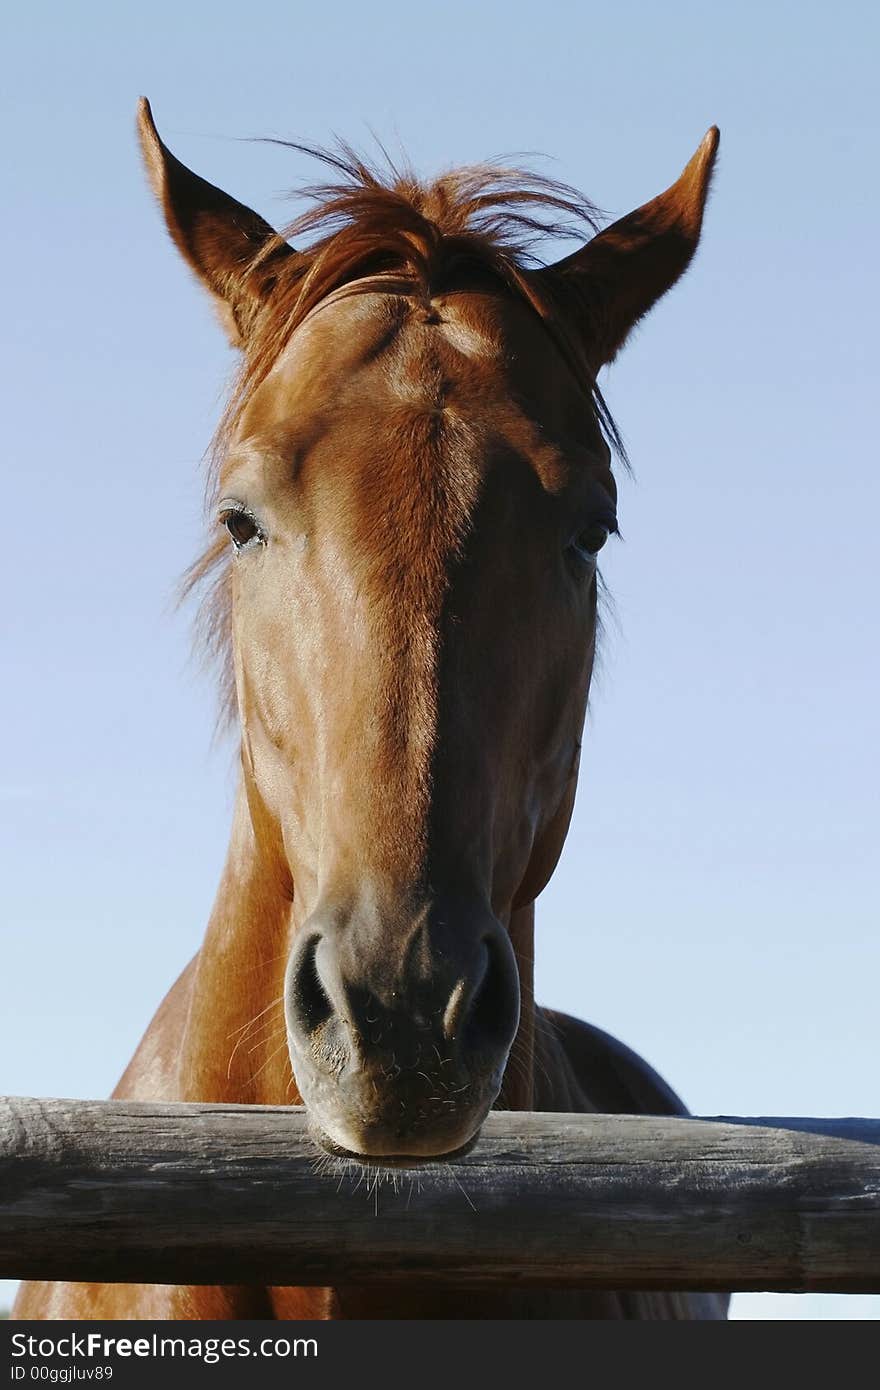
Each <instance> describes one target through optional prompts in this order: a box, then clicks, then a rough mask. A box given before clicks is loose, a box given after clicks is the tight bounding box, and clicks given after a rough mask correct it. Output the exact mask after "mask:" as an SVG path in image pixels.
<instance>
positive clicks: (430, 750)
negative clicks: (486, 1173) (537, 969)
mask: <svg viewBox="0 0 880 1390" xmlns="http://www.w3.org/2000/svg"><path fill="white" fill-rule="evenodd" d="M140 132H141V139H142V143H143V149H144V154H145V157H146V161H147V166H148V169H149V174H150V178H151V181H152V184H153V187H154V189H155V192H156V194H157V196H158V198H159V201H160V203H161V205H162V208H163V210H164V214H165V218H166V221H167V224H168V229H169V231H170V233H171V236H172V237H173V239H174V241H175V242H176V244H177V246H178V248H179V249H180V251H181V252H182V253H183V255H184V257H185V259H186V260H187V262H188V263H189V265H190V267H191V268H192V270H194V271H195V273H196V275H197V276H198V277H199V278H200V280H201V281H202V282H203V283H204V285H205V286H206V287H207V289H208V290H209V291H210V293H211V294H212V295H213V297H214V299H215V301H216V303H217V305H218V307H219V308H220V310H221V313H222V315H223V317H224V319H225V321H226V323H227V325H228V328H229V330H230V332H231V334H232V336H233V339H234V341H235V342H236V344H237V345H238V346H240V348H241V350H242V354H243V357H242V360H243V367H242V371H241V375H240V378H239V380H238V385H237V387H236V389H235V391H234V393H233V398H232V401H231V404H230V407H229V409H228V411H227V414H226V417H225V420H224V423H223V426H222V427H221V431H220V435H219V447H218V450H217V467H216V470H215V477H214V502H215V507H216V517H217V521H218V522H219V526H218V528H217V536H218V538H217V539H215V540H214V541H213V542H212V543H211V545H210V546H209V548H208V550H207V552H206V554H205V556H204V557H203V558H202V560H201V561H200V562H199V563H198V565H197V566H196V567H195V570H194V575H193V578H194V579H201V578H203V577H206V576H209V575H210V576H213V578H214V585H213V590H212V592H213V600H212V604H211V607H210V618H211V623H212V626H213V631H214V635H215V637H216V638H217V639H218V642H219V645H220V647H221V648H222V649H223V650H224V652H225V654H226V657H227V669H228V670H229V672H230V687H231V689H233V690H234V696H235V704H236V707H237V714H238V721H239V727H240V736H241V737H240V745H241V778H240V786H239V792H238V798H237V804H236V810H235V817H234V825H233V830H232V839H231V844H230V848H229V855H228V859H227V862H226V867H225V870H224V873H223V878H222V882H221V884H220V889H219V892H218V895H217V901H216V906H215V908H214V911H213V914H212V917H211V921H210V924H209V926H208V930H207V934H206V937H205V940H204V943H203V945H202V948H201V950H200V951H199V953H198V955H197V957H196V958H195V959H194V960H193V961H192V962H191V963H190V964H189V966H187V968H186V969H185V970H184V972H183V974H182V975H181V977H180V979H179V980H178V981H177V983H176V984H175V985H174V987H173V988H172V989H171V991H170V993H169V994H168V996H167V997H166V999H165V1001H164V1003H163V1004H162V1005H161V1006H160V1008H159V1010H158V1012H157V1014H156V1016H155V1018H154V1019H153V1022H152V1023H151V1024H150V1027H149V1028H148V1030H147V1033H146V1035H145V1037H144V1039H143V1041H142V1043H141V1044H140V1047H139V1048H138V1050H137V1053H136V1054H135V1056H134V1058H133V1060H132V1062H131V1063H130V1065H129V1067H128V1069H127V1071H126V1072H125V1074H124V1076H123V1078H122V1080H121V1082H120V1084H119V1086H118V1088H117V1090H116V1093H115V1094H116V1095H117V1096H119V1097H129V1098H135V1099H168V1100H186V1101H221V1102H222V1101H239V1102H246V1103H268V1104H279V1103H285V1102H292V1103H297V1104H298V1103H302V1104H304V1105H305V1107H306V1110H307V1112H308V1114H309V1117H310V1119H311V1123H312V1127H313V1130H314V1134H315V1137H316V1141H317V1142H318V1143H319V1144H321V1145H322V1146H323V1147H324V1148H325V1149H327V1150H328V1151H330V1152H331V1153H334V1154H345V1155H347V1156H349V1157H350V1158H351V1157H353V1158H354V1159H355V1160H357V1159H363V1160H366V1159H369V1160H372V1161H373V1162H380V1163H381V1162H384V1163H386V1164H387V1163H394V1162H397V1163H400V1162H409V1163H422V1164H425V1165H427V1171H428V1172H429V1171H430V1161H431V1159H432V1158H435V1157H439V1156H440V1155H444V1156H445V1157H446V1158H448V1157H449V1156H450V1155H452V1154H455V1153H456V1152H459V1151H461V1150H463V1149H465V1148H466V1147H468V1146H469V1145H470V1144H471V1143H472V1142H473V1141H474V1139H475V1136H477V1135H478V1133H479V1130H480V1126H481V1125H482V1123H483V1121H484V1119H485V1117H486V1114H487V1112H488V1111H489V1109H490V1108H491V1107H492V1106H493V1105H494V1106H501V1107H504V1108H507V1109H513V1110H557V1111H559V1110H566V1111H596V1110H599V1111H628V1112H644V1113H658V1114H659V1113H684V1112H683V1107H682V1105H681V1102H680V1101H679V1100H678V1099H677V1097H676V1096H675V1095H674V1094H673V1093H672V1092H671V1091H670V1090H669V1088H668V1087H667V1086H666V1085H665V1083H664V1082H663V1081H661V1079H660V1078H659V1077H658V1076H657V1075H656V1074H655V1073H654V1072H653V1071H652V1070H651V1069H650V1068H649V1067H648V1066H647V1064H646V1063H644V1062H643V1061H641V1060H640V1059H639V1058H638V1057H636V1056H635V1055H634V1054H633V1053H632V1052H630V1051H629V1050H628V1049H627V1048H625V1047H624V1046H623V1045H622V1044H620V1043H618V1042H616V1041H615V1040H613V1039H612V1038H610V1037H608V1036H607V1035H606V1034H604V1033H601V1032H599V1031H598V1030H597V1029H595V1028H592V1027H589V1026H588V1025H586V1024H583V1023H580V1022H577V1021H576V1020H574V1019H572V1018H568V1017H566V1016H564V1015H561V1014H556V1013H551V1012H548V1011H547V1010H542V1009H539V1008H537V1006H536V1005H535V1003H534V999H533V993H532V960H533V932H534V914H533V904H534V901H535V898H536V897H537V896H538V894H539V893H540V892H541V890H542V889H543V887H544V886H545V884H546V883H547V881H548V879H549V878H550V875H551V873H552V872H553V869H554V867H555V865H556V862H557V859H558V857H559V854H560V851H561V848H562V844H563V841H564V839H565V835H566V832H567V829H568V823H569V818H570V815H571V810H572V804H573V801H574V794H575V783H576V779H577V772H578V762H579V755H580V738H581V729H582V725H583V721H584V714H585V709H586V703H587V694H588V690H589V686H590V676H591V671H592V666H593V656H594V650H595V640H596V624H597V583H598V580H597V569H596V557H597V554H598V552H599V551H600V550H601V548H602V546H603V545H604V544H605V542H606V540H607V539H608V537H609V536H610V535H611V534H612V533H613V532H614V531H615V530H616V528H617V521H616V493H615V485H614V479H613V477H612V473H611V449H610V447H609V441H610V442H611V443H612V444H613V443H614V442H615V440H616V434H615V431H614V426H613V424H612V422H611V421H610V418H609V416H608V413H607V411H606V410H605V407H604V405H603V402H602V397H601V394H600V392H599V390H598V388H597V385H596V375H597V373H598V371H599V369H600V368H601V367H602V366H603V364H605V363H607V362H608V361H610V360H611V358H613V357H614V355H615V354H616V353H617V351H618V349H619V348H620V347H621V346H622V344H623V342H624V341H625V339H626V337H627V335H628V334H629V332H630V330H631V329H632V327H633V325H634V324H635V323H636V322H637V321H638V320H639V319H640V318H641V317H642V315H643V314H645V313H646V312H647V311H648V310H649V309H650V308H651V306H652V305H653V304H654V303H655V302H656V300H657V299H659V297H660V296H661V295H663V294H664V293H665V292H666V291H667V290H668V289H669V288H670V287H671V286H672V285H673V284H674V283H675V281H676V280H677V279H678V278H679V276H680V275H681V274H682V272H683V271H684V270H685V269H686V267H687V265H688V263H689V261H690V260H691V257H692V256H693V253H694V250H695V248H696V246H697V242H698V239H699V234H700V228H701V223H702V217H703V209H704V205H705V201H706V195H707V191H708V186H709V180H710V176H711V172H712V166H713V163H714V159H715V153H716V149H717V145H718V133H717V131H716V130H714V129H713V130H710V132H709V133H708V134H707V136H706V137H705V139H704V140H703V142H702V144H701V145H700V147H699V149H698V150H697V152H696V154H695V155H694V157H693V158H692V159H691V161H690V163H689V164H688V165H687V167H686V169H685V170H684V172H683V174H682V175H681V177H680V178H679V179H678V181H677V182H676V183H674V184H673V185H672V187H671V188H669V189H668V190H667V191H666V192H665V193H662V194H660V196H659V197H657V198H655V199H654V200H653V201H652V202H649V203H647V204H645V206H644V207H642V208H640V209H638V211H636V212H634V213H631V214H630V215H629V216H628V217H624V218H623V219H622V220H621V221H619V222H616V223H614V224H613V225H612V226H610V227H608V228H606V229H605V230H604V231H602V232H599V233H598V234H595V235H591V236H590V238H589V239H588V240H587V241H586V244H584V246H583V248H582V249H581V250H578V251H576V252H575V253H574V254H573V255H570V256H568V257H567V258H566V259H565V260H562V261H561V262H559V263H558V264H556V265H554V266H549V267H543V266H540V265H539V264H538V263H537V261H535V260H534V258H532V257H530V256H529V254H528V250H527V247H528V238H529V236H530V235H532V234H534V233H535V232H536V231H538V230H540V229H541V228H542V227H543V228H544V229H546V227H547V225H548V224H547V221H546V218H547V217H548V216H549V217H551V218H553V219H555V221H556V224H557V225H559V224H560V219H565V218H569V219H570V217H571V216H572V215H580V216H587V217H589V216H590V214H591V211H592V210H591V208H590V205H589V204H587V203H585V202H584V201H583V200H581V199H578V197H577V196H576V195H575V194H574V193H573V191H572V190H571V189H567V188H565V187H563V186H562V185H559V184H556V183H551V182H550V181H547V180H538V179H535V178H531V177H529V176H528V175H524V174H522V173H513V174H511V173H509V172H507V171H504V170H498V169H494V168H491V167H482V168H479V169H465V170H460V171H458V172H456V173H453V174H450V175H447V176H445V177H443V178H441V179H439V180H438V181H436V182H434V183H431V184H428V185H425V184H420V183H419V182H418V181H417V180H416V179H415V178H414V177H413V176H412V175H411V174H410V173H409V172H406V171H405V172H403V173H398V172H396V171H394V170H391V172H390V174H389V175H388V176H387V177H380V176H379V175H378V174H377V173H376V172H375V171H374V170H371V169H369V168H367V167H366V166H365V165H363V164H362V163H361V162H360V161H358V160H357V159H356V158H355V157H354V156H353V155H352V154H351V152H350V151H347V150H345V151H343V152H342V153H341V154H338V155H326V154H325V155H324V156H323V157H324V159H325V161H326V162H328V163H329V164H331V165H333V166H334V167H335V177H336V179H337V181H336V182H335V183H333V184H332V185H330V186H328V187H324V188H321V189H318V190H313V194H314V198H315V202H314V205H313V209H312V211H311V212H310V213H308V214H307V215H306V216H305V217H304V218H301V219H300V221H299V223H298V224H295V227H296V231H295V232H294V231H293V230H290V231H289V232H288V233H287V234H286V235H285V237H281V236H279V235H278V234H277V233H276V232H274V231H273V230H272V228H270V227H269V226H268V225H267V224H266V223H265V222H264V221H263V220H262V218H260V217H259V216H258V215H257V214H256V213H254V212H252V211H250V210H249V209H248V208H245V207H243V206H242V205H241V204H239V203H237V202H235V201H234V200H233V199H232V198H230V197H229V196H227V194H225V193H223V192H221V191H220V190H219V189H217V188H214V187H213V186H212V185H211V184H209V183H206V182H205V181H204V180H203V179H201V178H199V177H197V176H196V175H195V174H193V173H191V172H190V171H189V170H188V169H187V168H185V167H184V165H182V164H181V163H179V161H178V160H177V159H175V158H174V156H173V155H172V154H171V153H170V152H169V151H168V150H167V149H166V147H165V146H164V144H163V143H162V141H161V140H160V138H159V136H158V134H157V132H156V129H155V126H154V124H153V121H152V116H151V113H150V110H149V107H148V105H147V103H146V102H144V103H143V104H142V107H141V112H140ZM548 210H549V212H548ZM542 219H543V220H542ZM308 230H311V231H312V232H316V233H318V235H317V237H315V238H313V239H312V242H311V244H310V246H309V248H308V249H305V250H295V249H293V247H292V246H291V244H290V242H289V240H288V237H293V236H303V235H304V234H305V233H306V232H307V231H308ZM595 230H596V229H595V223H592V222H591V233H594V232H595ZM426 1176H427V1174H426ZM724 1311H725V1300H724V1299H722V1298H718V1297H714V1296H704V1295H699V1294H693V1295H681V1294H631V1295H623V1294H615V1293H613V1292H610V1293H608V1294H598V1295H597V1294H589V1295H587V1294H579V1293H570V1292H563V1291H560V1292H556V1293H554V1292H550V1293H538V1294H530V1293H523V1292H516V1291H513V1290H511V1291H510V1292H509V1293H501V1294H482V1293H481V1294H475V1293H473V1292H471V1291H467V1292H462V1291H457V1290H455V1289H449V1290H447V1291H443V1292H439V1293H438V1292H437V1291H435V1290H427V1289H426V1290H424V1291H421V1290H418V1289H415V1290H413V1292H412V1294H411V1295H404V1294H401V1293H398V1292H394V1293H388V1292H383V1291H376V1290H371V1289H355V1288H337V1289H315V1288H253V1287H241V1288H239V1287H234V1288H231V1287H213V1288H205V1287H190V1286H179V1285H170V1286H151V1287H140V1286H131V1285H113V1284H100V1285H94V1284H54V1285H53V1284H31V1285H28V1286H25V1288H24V1290H23V1291H22V1293H21V1296H20V1298H19V1301H18V1304H17V1309H16V1314H17V1316H18V1317H30V1318H98V1317H105V1318H106V1317H109V1318H134V1317H154V1318H218V1317H219V1318H241V1317H269V1316H274V1317H279V1318H304V1317H320V1318H342V1317H485V1316H492V1317H511V1316H513V1317H560V1316H563V1317H571V1316H575V1317H588V1318H597V1317H612V1318H656V1317H660V1318H705V1317H723V1316H724Z"/></svg>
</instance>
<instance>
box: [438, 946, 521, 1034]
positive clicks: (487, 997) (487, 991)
mask: <svg viewBox="0 0 880 1390" xmlns="http://www.w3.org/2000/svg"><path fill="white" fill-rule="evenodd" d="M482 946H483V952H482V956H481V961H480V964H481V967H482V969H481V970H480V971H479V972H478V973H476V974H475V975H473V976H472V977H471V979H470V981H468V980H467V979H462V980H459V982H458V984H457V985H456V986H455V989H454V990H453V991H452V996H451V998H450V1000H449V1003H448V1004H447V1006H446V1011H445V1014H444V1017H443V1032H444V1034H445V1035H446V1037H447V1039H449V1041H450V1042H451V1041H452V1040H453V1039H454V1038H458V1040H459V1042H460V1043H463V1044H464V1048H465V1050H466V1051H477V1052H479V1051H483V1050H485V1049H486V1048H492V1049H496V1048H506V1047H509V1046H510V1043H511V1042H512V1040H513V1036H514V1034H515V1032H516V1029H517V1024H518V1023H519V978H518V974H517V969H516V962H515V961H514V958H513V950H512V947H511V945H510V941H509V939H508V937H507V935H506V933H503V932H500V931H499V933H497V934H492V935H490V936H486V937H484V938H483V941H482Z"/></svg>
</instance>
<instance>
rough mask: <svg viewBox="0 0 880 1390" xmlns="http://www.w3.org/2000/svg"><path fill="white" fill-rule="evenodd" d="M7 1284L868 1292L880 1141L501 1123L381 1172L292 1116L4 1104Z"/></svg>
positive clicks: (653, 1120) (876, 1249)
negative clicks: (328, 1146)
mask: <svg viewBox="0 0 880 1390" xmlns="http://www.w3.org/2000/svg"><path fill="white" fill-rule="evenodd" d="M0 1277H4V1278H31V1279H43V1278H49V1279H69V1280H93V1279H94V1280H102V1281H109V1282H137V1283H142V1282H143V1283H187V1284H198V1283H209V1284H222V1283H246V1282H251V1281H253V1282H256V1283H259V1284H261V1285H266V1284H273V1285H285V1284H297V1285H301V1284H321V1285H323V1284H347V1285H349V1284H376V1283H383V1284H395V1283H410V1282H411V1281H413V1280H419V1281H425V1282H427V1283H435V1284H447V1283H454V1284H456V1285H458V1286H462V1285H465V1286H474V1287H486V1286H488V1285H493V1284H494V1285H506V1286H508V1287H509V1286H515V1285H519V1286H539V1285H543V1286H552V1287H558V1288H561V1287H580V1288H604V1289H681V1290H687V1289H691V1290H711V1289H718V1290H724V1289H730V1290H742V1289H788V1290H795V1291H805V1290H813V1291H817V1290H818V1291H836V1292H846V1291H850V1292H855V1291H860V1292H880V1121H877V1120H860V1119H843V1120H809V1119H764V1118H762V1119H752V1120H744V1119H732V1118H720V1119H681V1118H667V1117H652V1116H626V1115H557V1114H521V1113H520V1114H516V1113H510V1112H502V1111H498V1112H495V1113H493V1114H492V1115H491V1116H490V1117H489V1120H488V1121H487V1123H486V1125H485V1127H484V1130H483V1133H482V1136H481V1138H480V1141H479V1143H478V1145H477V1147H476V1148H475V1149H474V1150H473V1151H472V1152H471V1153H470V1154H469V1155H467V1156H466V1157H464V1158H460V1159H457V1160H456V1161H454V1162H451V1163H443V1162H441V1163H436V1164H431V1165H426V1166H422V1167H412V1168H401V1169H396V1170H391V1169H384V1170H382V1171H377V1170H375V1169H369V1168H367V1167H365V1166H362V1165H360V1164H356V1163H351V1162H347V1161H344V1160H336V1159H331V1158H328V1157H327V1156H326V1155H321V1154H320V1153H319V1151H318V1150H317V1149H316V1147H315V1145H314V1143H313V1141H312V1139H311V1138H310V1136H309V1134H308V1131H307V1127H306V1119H305V1114H304V1112H303V1111H302V1110H301V1109H298V1108H294V1107H268V1106H266V1107H263V1106H236V1105H184V1104H158V1103H157V1104H153V1103H147V1102H131V1101H75V1100H33V1099H3V1100H0Z"/></svg>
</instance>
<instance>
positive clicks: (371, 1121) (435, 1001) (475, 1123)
mask: <svg viewBox="0 0 880 1390" xmlns="http://www.w3.org/2000/svg"><path fill="white" fill-rule="evenodd" d="M435 917H438V918H439V915H438V914H435ZM379 927H380V924H379V923H377V920H376V918H375V914H364V915H363V916H362V917H360V918H358V917H357V916H355V915H352V914H348V915H347V916H340V915H339V914H334V913H331V912H323V913H322V912H318V913H316V914H314V915H313V917H312V918H311V919H310V921H309V922H307V923H305V924H304V926H303V929H302V931H301V933H300V934H299V940H298V941H297V942H296V944H295V946H294V949H293V951H292V953H291V957H290V961H289V964H288V971H287V982H286V989H285V1012H286V1016H287V1029H288V1038H289V1043H290V1054H291V1062H292V1064H293V1069H294V1074H295V1077H296V1081H297V1085H298V1087H299V1090H300V1094H301V1095H302V1098H303V1101H304V1103H305V1105H306V1107H307V1109H308V1110H309V1111H310V1113H311V1115H312V1119H313V1121H314V1122H315V1123H316V1127H317V1129H318V1133H319V1137H323V1138H326V1137H329V1139H330V1140H331V1141H332V1142H333V1144H334V1145H335V1146H337V1147H341V1148H343V1149H346V1150H348V1151H353V1152H356V1153H361V1154H374V1153H375V1154H396V1155H404V1154H415V1155H418V1154H422V1155H430V1154H439V1153H444V1152H450V1151H451V1150H454V1149H456V1148H459V1147H461V1145H462V1144H464V1143H465V1142H466V1141H469V1140H470V1139H471V1138H472V1136H473V1134H474V1133H476V1131H477V1130H478V1128H479V1126H480V1125H481V1124H482V1121H483V1119H484V1118H485V1114H486V1112H487V1111H488V1109H489V1108H490V1106H491V1104H492V1102H493V1101H494V1100H495V1098H496V1096H497V1094H498V1091H499V1090H500V1086H501V1080H502V1077H503V1073H504V1067H505V1065H506V1062H507V1057H508V1053H509V1051H510V1047H511V1044H512V1042H513V1038H514V1035H515V1033H516V1029H517V1026H518V1023H519V978H518V972H517V967H516V961H515V959H514V955H513V949H512V947H511V944H510V940H509V938H508V935H507V933H506V931H505V930H504V928H503V926H502V925H501V923H500V922H498V921H497V919H495V918H494V917H491V916H489V914H488V913H468V914H463V920H462V919H460V920H458V921H456V920H455V919H454V918H452V917H451V916H450V914H447V913H444V914H443V915H442V919H439V920H435V921H433V922H432V921H431V920H429V915H425V916H424V917H423V918H422V920H421V921H420V922H419V923H417V924H416V926H414V927H412V928H411V929H408V930H401V929H399V928H398V929H397V930H393V931H392V930H390V929H388V930H385V931H384V932H383V931H381V930H380V929H379Z"/></svg>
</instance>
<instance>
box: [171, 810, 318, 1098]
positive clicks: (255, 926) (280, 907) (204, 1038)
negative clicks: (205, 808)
mask: <svg viewBox="0 0 880 1390" xmlns="http://www.w3.org/2000/svg"><path fill="white" fill-rule="evenodd" d="M290 906H291V897H290V891H289V886H288V885H287V882H286V879H285V875H284V873H283V871H282V870H280V868H279V866H278V864H277V863H276V862H273V860H272V858H271V857H270V856H269V855H267V853H266V852H265V850H263V849H262V848H261V846H260V843H259V841H258V837H257V834H256V832H255V830H254V824H253V820H252V818H251V813H250V808H249V806H248V802H247V797H246V795H245V792H244V790H243V787H241V786H240V787H239V790H238V794H237V797H236V804H235V814H234V818H233V824H232V835H231V839H230V843H229V850H228V853H227V856H226V864H225V867H224V870H223V876H222V878H221V880H220V886H219V889H218V891H217V897H216V900H215V903H214V908H213V911H212V913H211V918H210V921H209V923H208V929H207V932H206V934H205V939H204V941H203V943H202V947H201V950H200V952H199V955H198V963H197V966H196V971H195V978H194V981H193V988H192V994H191V998H190V1005H189V1011H188V1016H187V1022H186V1028H185V1036H184V1041H183V1047H182V1049H181V1057H180V1089H181V1092H182V1097H181V1098H182V1099H184V1100H192V1101H197V1100H198V1101H227V1102H240V1103H242V1104H248V1105H285V1104H299V1103H300V1096H299V1093H298V1092H297V1090H296V1086H295V1083H294V1081H293V1075H292V1072H291V1067H290V1060H289V1056H288V1051H287V1032H286V1027H285V1022H284V1002H283V990H284V971H285V967H286V964H287V958H288V955H289V951H290V931H291V925H290Z"/></svg>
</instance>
